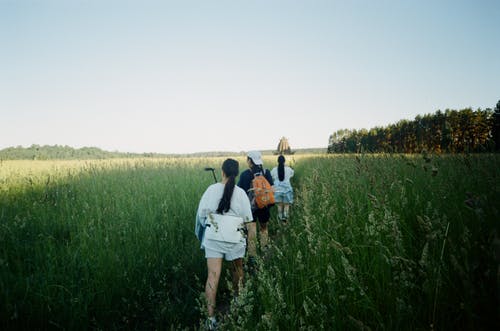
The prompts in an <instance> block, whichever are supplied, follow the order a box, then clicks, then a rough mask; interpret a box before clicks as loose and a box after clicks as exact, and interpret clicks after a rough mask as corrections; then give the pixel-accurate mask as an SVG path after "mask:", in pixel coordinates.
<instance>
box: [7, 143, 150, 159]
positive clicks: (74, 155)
mask: <svg viewBox="0 0 500 331" xmlns="http://www.w3.org/2000/svg"><path fill="white" fill-rule="evenodd" d="M150 156H152V155H151V154H150V153H145V154H131V153H120V152H108V151H104V150H102V149H100V148H97V147H82V148H78V149H75V148H73V147H70V146H61V145H54V146H48V145H44V146H40V145H31V146H30V147H22V146H17V147H8V148H5V149H2V150H0V159H3V160H53V159H64V160H81V159H109V158H124V157H150Z"/></svg>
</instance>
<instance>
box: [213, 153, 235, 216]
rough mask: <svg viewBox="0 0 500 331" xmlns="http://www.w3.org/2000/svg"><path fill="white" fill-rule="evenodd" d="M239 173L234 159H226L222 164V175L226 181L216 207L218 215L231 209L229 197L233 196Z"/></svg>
mask: <svg viewBox="0 0 500 331" xmlns="http://www.w3.org/2000/svg"><path fill="white" fill-rule="evenodd" d="M239 171H240V170H239V163H238V161H236V160H234V159H226V160H225V161H224V162H223V163H222V173H223V174H224V177H226V179H227V181H226V184H225V185H224V193H223V194H222V198H221V199H220V202H219V206H218V207H217V213H219V214H222V213H225V212H227V211H229V209H230V208H231V197H232V196H233V192H234V186H235V185H236V176H238V173H239Z"/></svg>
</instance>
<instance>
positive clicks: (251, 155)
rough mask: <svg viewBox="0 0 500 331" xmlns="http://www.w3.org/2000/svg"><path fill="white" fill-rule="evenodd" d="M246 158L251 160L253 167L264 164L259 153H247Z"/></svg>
mask: <svg viewBox="0 0 500 331" xmlns="http://www.w3.org/2000/svg"><path fill="white" fill-rule="evenodd" d="M247 156H248V157H249V158H251V159H252V161H253V163H254V164H255V165H263V164H264V162H262V155H261V154H260V152H259V151H250V152H248V154H247Z"/></svg>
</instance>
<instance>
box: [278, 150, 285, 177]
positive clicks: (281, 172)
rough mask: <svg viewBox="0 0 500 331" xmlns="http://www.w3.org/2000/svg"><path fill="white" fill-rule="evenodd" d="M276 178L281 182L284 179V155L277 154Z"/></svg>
mask: <svg viewBox="0 0 500 331" xmlns="http://www.w3.org/2000/svg"><path fill="white" fill-rule="evenodd" d="M278 179H279V180H280V181H281V182H282V181H283V179H285V157H284V156H283V155H280V156H278Z"/></svg>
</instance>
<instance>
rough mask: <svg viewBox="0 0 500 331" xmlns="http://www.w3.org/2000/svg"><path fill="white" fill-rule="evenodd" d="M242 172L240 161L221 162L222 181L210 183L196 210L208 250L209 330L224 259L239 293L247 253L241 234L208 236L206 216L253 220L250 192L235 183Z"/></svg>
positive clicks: (197, 230) (198, 233) (200, 234)
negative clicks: (237, 237)
mask: <svg viewBox="0 0 500 331" xmlns="http://www.w3.org/2000/svg"><path fill="white" fill-rule="evenodd" d="M238 173H239V164H238V161H236V160H233V159H227V160H225V161H224V163H222V181H221V182H220V183H216V184H212V185H210V186H209V187H208V188H207V190H206V191H205V193H203V196H202V197H201V200H200V204H199V206H198V212H197V213H196V227H195V234H196V236H197V237H198V239H199V240H200V241H201V248H202V249H204V250H205V257H206V259H207V269H208V276H207V282H206V284H205V295H206V299H207V306H208V307H207V308H208V309H207V310H208V317H209V319H208V320H207V327H208V329H214V328H215V325H216V321H215V300H216V296H217V287H218V285H219V279H220V274H221V269H222V259H223V258H225V259H226V261H232V273H233V287H234V290H235V291H236V293H238V285H239V283H240V282H241V281H242V280H243V257H244V256H245V249H246V241H245V238H244V237H242V238H241V240H240V241H239V242H226V241H219V240H212V239H209V238H207V237H206V236H205V229H206V226H208V223H207V217H209V215H210V214H222V215H230V216H236V217H239V218H241V219H242V220H243V222H244V224H245V225H246V224H247V223H249V222H252V221H253V218H252V208H251V205H250V201H249V199H248V196H247V194H246V193H245V191H243V190H242V189H241V188H240V187H238V186H236V182H235V180H236V176H238Z"/></svg>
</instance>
